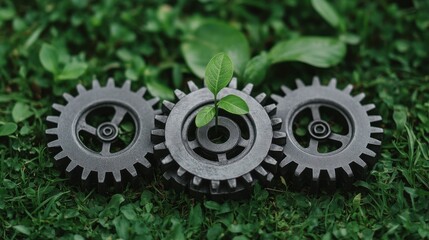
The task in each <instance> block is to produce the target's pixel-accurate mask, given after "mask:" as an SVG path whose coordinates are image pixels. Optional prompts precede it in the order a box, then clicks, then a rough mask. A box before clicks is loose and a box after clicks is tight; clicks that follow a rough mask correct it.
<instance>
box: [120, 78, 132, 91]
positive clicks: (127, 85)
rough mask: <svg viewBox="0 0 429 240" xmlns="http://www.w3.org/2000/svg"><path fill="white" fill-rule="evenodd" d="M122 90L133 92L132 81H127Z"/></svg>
mask: <svg viewBox="0 0 429 240" xmlns="http://www.w3.org/2000/svg"><path fill="white" fill-rule="evenodd" d="M122 89H124V90H128V91H130V90H131V81H130V80H126V81H125V82H124V84H123V85H122Z"/></svg>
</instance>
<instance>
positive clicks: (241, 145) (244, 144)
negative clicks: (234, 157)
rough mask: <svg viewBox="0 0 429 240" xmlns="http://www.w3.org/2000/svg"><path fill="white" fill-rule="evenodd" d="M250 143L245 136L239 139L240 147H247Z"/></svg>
mask: <svg viewBox="0 0 429 240" xmlns="http://www.w3.org/2000/svg"><path fill="white" fill-rule="evenodd" d="M248 145H249V140H247V139H244V138H242V137H241V138H240V140H239V141H238V146H240V147H244V148H245V147H247V146H248Z"/></svg>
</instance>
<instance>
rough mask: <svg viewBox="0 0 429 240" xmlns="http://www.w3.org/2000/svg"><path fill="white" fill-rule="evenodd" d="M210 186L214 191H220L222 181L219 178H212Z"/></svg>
mask: <svg viewBox="0 0 429 240" xmlns="http://www.w3.org/2000/svg"><path fill="white" fill-rule="evenodd" d="M210 187H211V189H212V190H214V191H218V190H219V187H220V181H219V180H211V181H210Z"/></svg>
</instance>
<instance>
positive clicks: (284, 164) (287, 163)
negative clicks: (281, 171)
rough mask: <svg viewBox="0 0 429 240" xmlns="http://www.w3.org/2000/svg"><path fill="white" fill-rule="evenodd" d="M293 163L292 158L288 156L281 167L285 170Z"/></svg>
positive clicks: (281, 163)
mask: <svg viewBox="0 0 429 240" xmlns="http://www.w3.org/2000/svg"><path fill="white" fill-rule="evenodd" d="M291 163H293V161H292V158H290V157H288V156H286V157H285V158H284V159H283V160H282V161H281V162H280V164H279V167H281V168H284V167H286V166H288V165H289V164H291Z"/></svg>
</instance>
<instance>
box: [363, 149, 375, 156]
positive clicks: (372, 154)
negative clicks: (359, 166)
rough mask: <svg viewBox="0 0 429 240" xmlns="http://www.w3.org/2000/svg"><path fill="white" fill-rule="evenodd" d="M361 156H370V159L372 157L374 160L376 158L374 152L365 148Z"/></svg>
mask: <svg viewBox="0 0 429 240" xmlns="http://www.w3.org/2000/svg"><path fill="white" fill-rule="evenodd" d="M363 154H365V155H367V156H370V157H373V158H375V157H376V156H377V154H376V153H375V152H374V151H372V150H371V149H368V148H365V149H364V150H363Z"/></svg>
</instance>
